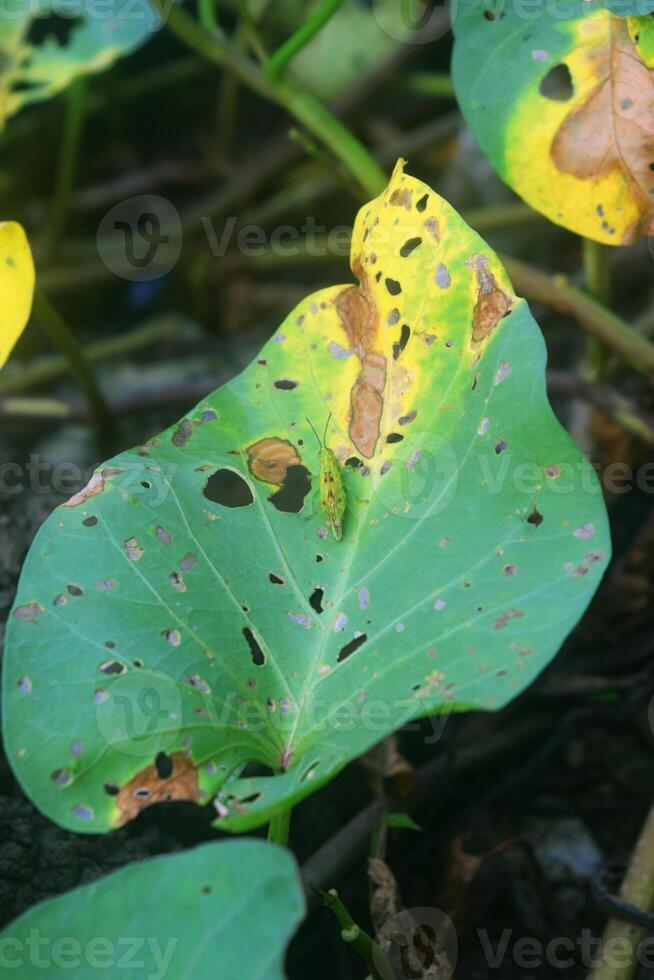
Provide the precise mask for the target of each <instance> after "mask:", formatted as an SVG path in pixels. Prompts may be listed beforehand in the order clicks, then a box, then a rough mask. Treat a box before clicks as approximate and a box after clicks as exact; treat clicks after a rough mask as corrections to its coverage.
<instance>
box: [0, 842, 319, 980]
mask: <svg viewBox="0 0 654 980" xmlns="http://www.w3.org/2000/svg"><path fill="white" fill-rule="evenodd" d="M153 896H156V901H153ZM303 915H304V898H303V893H302V888H301V885H300V880H299V875H298V873H297V867H296V865H295V862H294V860H293V858H292V856H291V854H290V853H289V852H288V851H284V850H282V848H279V847H276V846H275V845H273V844H266V843H265V842H264V841H257V840H247V841H246V840H240V841H223V842H221V843H212V844H204V845H203V846H201V847H197V848H195V849H194V850H191V851H184V852H182V853H181V854H171V855H167V856H165V857H156V858H153V859H151V860H149V861H142V862H137V863H134V864H130V865H128V866H127V867H126V868H122V869H121V870H120V871H116V872H114V873H113V874H110V875H108V876H107V877H106V878H102V879H101V880H100V881H95V882H93V883H92V884H90V885H83V886H82V887H81V888H76V889H75V890H74V891H72V892H68V893H67V894H65V895H60V896H59V897H58V898H52V899H49V900H48V901H46V902H42V903H41V904H40V905H36V906H35V907H34V908H31V909H29V910H28V911H27V912H26V913H25V914H24V915H22V916H21V917H20V918H19V919H17V920H16V921H15V922H13V923H12V924H11V925H10V926H8V927H7V928H6V929H5V930H4V931H3V932H2V933H0V948H2V950H3V964H4V965H5V967H7V969H8V970H12V969H13V970H18V971H19V973H17V974H16V975H20V977H21V980H37V978H39V977H43V976H47V977H48V978H50V980H56V978H57V977H70V976H84V977H88V976H91V974H94V973H95V970H98V971H99V972H100V973H102V974H103V975H104V976H108V975H114V976H124V977H125V978H129V977H152V978H155V977H166V976H167V977H184V978H186V980H201V978H204V977H206V976H207V956H208V955H214V956H217V957H218V960H219V963H220V975H221V976H223V977H226V978H231V977H234V978H236V977H265V978H266V980H283V978H284V975H285V974H284V970H283V958H284V952H285V948H286V945H287V943H288V942H289V940H290V939H291V937H292V935H293V933H294V931H295V929H296V927H297V925H298V923H299V922H300V921H301V920H302V918H303ZM35 935H38V936H39V939H38V943H39V945H38V947H37V948H36V949H35V948H34V937H35ZM130 966H131V969H130V968H129V967H130ZM44 971H45V972H44ZM76 971H81V972H76Z"/></svg>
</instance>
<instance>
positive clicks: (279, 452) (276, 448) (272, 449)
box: [247, 437, 301, 487]
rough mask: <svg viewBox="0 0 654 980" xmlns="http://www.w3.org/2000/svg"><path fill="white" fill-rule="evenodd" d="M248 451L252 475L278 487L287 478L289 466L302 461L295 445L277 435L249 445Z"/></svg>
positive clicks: (296, 464)
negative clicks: (278, 437)
mask: <svg viewBox="0 0 654 980" xmlns="http://www.w3.org/2000/svg"><path fill="white" fill-rule="evenodd" d="M247 453H248V466H249V467H250V472H251V473H252V475H253V476H256V478H257V480H263V482H264V483H272V484H273V485H274V486H276V487H281V486H282V484H283V483H284V481H285V480H286V472H287V470H288V468H289V466H298V465H299V464H300V462H301V460H300V457H299V456H298V454H297V450H296V448H295V446H294V445H292V443H290V442H288V441H287V440H285V439H277V438H276V437H270V438H268V439H260V440H259V442H255V443H253V444H252V445H251V446H249V447H248V450H247Z"/></svg>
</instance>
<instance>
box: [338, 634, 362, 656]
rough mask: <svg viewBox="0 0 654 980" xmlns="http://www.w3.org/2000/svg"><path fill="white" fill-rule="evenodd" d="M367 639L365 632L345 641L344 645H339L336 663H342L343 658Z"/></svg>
mask: <svg viewBox="0 0 654 980" xmlns="http://www.w3.org/2000/svg"><path fill="white" fill-rule="evenodd" d="M367 639H368V634H367V633H361V634H360V635H359V636H355V637H354V639H353V640H350V642H349V643H346V644H345V646H344V647H341V649H340V651H339V654H338V657H337V658H336V659H337V661H338V663H339V664H340V663H342V662H343V660H347V658H348V657H350V656H351V655H352V654H353V653H354V652H355V651H356V650H358V649H359V647H360V646H362V645H363V644H364V643H365V642H366V640H367Z"/></svg>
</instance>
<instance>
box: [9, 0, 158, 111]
mask: <svg viewBox="0 0 654 980" xmlns="http://www.w3.org/2000/svg"><path fill="white" fill-rule="evenodd" d="M64 8H65V16H62V17H60V18H58V19H59V20H60V21H61V22H62V23H63V24H66V23H67V24H69V25H70V29H69V32H68V35H67V37H66V38H65V40H64V41H62V42H61V43H60V42H59V41H58V40H57V39H56V38H55V37H54V36H53V35H50V34H48V35H46V36H45V38H44V39H43V40H42V41H41V42H39V43H31V41H30V39H29V33H30V29H31V28H32V27H33V26H34V25H35V24H38V23H39V21H40V20H41V19H43V18H44V17H46V16H55V15H56V14H57V12H61V11H62V10H64ZM160 26H161V24H160V20H159V16H158V15H157V14H156V13H155V12H154V10H153V9H152V6H151V5H150V3H149V2H148V0H86V2H84V3H83V2H82V0H71V2H66V4H65V5H63V4H61V3H57V2H55V0H37V2H35V0H15V3H13V4H12V10H11V17H9V16H4V17H2V18H0V53H1V55H2V58H1V60H0V66H1V67H0V129H2V128H3V127H4V125H5V123H6V121H7V119H9V118H10V117H11V116H13V115H14V114H15V113H16V112H18V110H19V109H21V108H22V107H23V106H25V105H29V104H30V103H33V102H39V101H41V100H43V99H48V98H51V97H52V96H53V95H56V94H57V93H58V92H61V91H62V90H63V89H64V88H66V87H67V86H68V85H70V83H71V82H72V81H73V80H74V79H75V78H77V77H79V76H80V75H87V74H93V73H95V72H100V71H104V70H105V69H106V68H109V67H110V66H111V65H112V64H113V63H114V62H115V61H116V60H117V59H118V58H121V57H123V56H125V55H128V54H131V52H132V51H135V50H136V49H137V48H138V47H140V46H141V45H142V44H144V43H145V42H146V41H147V40H149V39H150V38H151V37H153V36H154V33H155V32H156V31H158V30H159V29H160Z"/></svg>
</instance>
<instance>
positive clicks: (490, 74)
mask: <svg viewBox="0 0 654 980" xmlns="http://www.w3.org/2000/svg"><path fill="white" fill-rule="evenodd" d="M453 26H454V31H455V37H456V40H455V46H454V54H453V61H452V77H453V80H454V85H455V88H456V93H457V97H458V99H459V102H460V105H461V108H462V110H463V113H464V115H465V117H466V120H467V122H468V123H469V125H470V128H471V129H472V131H473V133H474V135H475V137H476V139H477V140H478V142H479V145H480V146H481V148H482V150H483V151H484V153H485V154H486V155H487V156H488V158H489V160H490V161H491V163H492V164H493V166H494V167H495V168H496V169H497V171H498V173H499V174H500V176H501V177H502V178H503V179H504V180H506V182H507V183H508V184H509V185H510V186H511V187H513V189H514V190H515V191H516V192H517V193H518V194H520V195H521V197H523V198H524V200H525V201H526V202H527V203H528V204H530V205H531V206H532V207H533V208H536V209H537V210H538V211H541V212H542V213H543V214H545V215H547V217H548V218H550V220H552V221H554V222H556V223H557V224H561V225H564V226H565V227H566V228H569V229H571V230H572V231H575V232H577V233H578V234H580V235H584V236H586V237H588V238H592V239H595V240H596V241H599V242H605V243H607V244H610V245H621V244H622V245H625V244H630V243H631V242H633V241H635V240H636V239H637V238H638V237H639V236H641V235H646V234H650V233H651V232H652V230H653V229H654V172H653V171H652V167H651V164H652V145H653V144H654V111H653V110H652V104H653V102H654V70H652V68H651V67H649V66H650V65H651V62H650V61H648V60H647V55H648V51H647V49H648V47H649V46H650V45H649V44H648V43H647V39H646V38H645V35H643V41H642V46H641V42H638V43H637V42H636V41H635V40H634V37H633V30H631V33H630V28H633V24H632V22H631V20H630V19H623V18H621V17H614V16H612V15H611V14H610V13H609V12H608V11H607V10H605V9H602V8H601V7H600V8H598V7H597V6H596V5H595V4H593V3H587V2H585V0H572V2H570V3H568V4H567V5H566V6H565V16H561V17H553V16H552V15H551V13H550V11H549V10H548V9H547V7H546V6H545V5H544V6H543V7H538V8H536V9H534V10H533V11H531V12H530V14H529V18H528V19H527V20H525V17H524V13H523V11H522V8H521V7H520V5H515V4H507V5H506V6H505V7H502V9H501V10H500V9H497V10H496V12H495V13H493V12H492V10H489V9H488V8H487V7H486V5H485V3H484V2H482V0H461V2H460V3H459V5H458V8H457V16H456V19H455V21H454V25H453ZM480 51H483V52H484V56H483V58H480V57H479V52H480ZM649 54H650V55H651V52H649Z"/></svg>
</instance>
